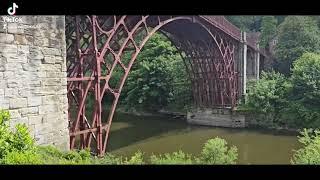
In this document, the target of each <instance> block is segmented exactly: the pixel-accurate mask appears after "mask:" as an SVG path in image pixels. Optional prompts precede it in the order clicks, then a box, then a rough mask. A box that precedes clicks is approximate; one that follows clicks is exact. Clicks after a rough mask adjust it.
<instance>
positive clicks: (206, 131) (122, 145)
mask: <svg viewBox="0 0 320 180" xmlns="http://www.w3.org/2000/svg"><path fill="white" fill-rule="evenodd" d="M214 137H220V138H224V139H225V140H226V141H227V142H228V144H230V145H235V146H236V147H237V148H238V164H289V163H290V158H291V157H292V154H293V149H297V148H299V143H298V139H297V135H292V134H291V135H289V134H287V133H285V134H284V133H278V132H274V131H266V130H259V129H232V128H216V127H205V126H196V125H190V124H188V123H187V122H185V121H183V120H181V119H180V120H178V119H173V118H169V117H166V116H152V117H150V116H133V115H127V114H120V113H117V114H116V116H115V118H114V120H113V123H112V127H111V133H110V136H109V138H110V139H109V144H108V150H109V152H111V153H113V154H117V155H122V156H130V155H132V154H134V153H135V152H136V151H138V150H141V151H142V152H145V155H146V157H147V156H150V155H151V154H159V153H161V154H163V153H169V152H174V151H178V150H182V151H184V152H186V153H191V154H195V155H198V154H199V153H200V152H201V149H202V147H203V145H204V143H205V142H206V141H207V140H208V139H210V138H214Z"/></svg>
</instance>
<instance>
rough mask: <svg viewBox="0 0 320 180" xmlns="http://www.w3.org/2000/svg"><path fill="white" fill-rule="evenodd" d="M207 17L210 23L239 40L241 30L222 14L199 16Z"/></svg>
mask: <svg viewBox="0 0 320 180" xmlns="http://www.w3.org/2000/svg"><path fill="white" fill-rule="evenodd" d="M201 17H203V18H205V19H207V20H208V21H209V22H210V23H212V24H214V25H215V26H216V27H218V28H219V29H221V30H222V31H224V32H225V33H227V34H229V35H230V36H232V37H233V38H235V39H237V40H241V30H240V29H239V28H238V27H236V26H235V25H233V24H232V23H231V22H229V21H228V20H227V19H226V18H225V17H224V16H201Z"/></svg>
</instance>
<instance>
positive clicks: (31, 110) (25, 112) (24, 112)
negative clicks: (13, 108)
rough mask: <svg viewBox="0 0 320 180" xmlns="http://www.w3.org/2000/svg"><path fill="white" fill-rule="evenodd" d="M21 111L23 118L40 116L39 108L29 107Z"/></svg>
mask: <svg viewBox="0 0 320 180" xmlns="http://www.w3.org/2000/svg"><path fill="white" fill-rule="evenodd" d="M19 111H20V113H21V115H22V116H26V115H29V114H38V113H39V108H38V107H27V108H21V109H20V110H19Z"/></svg>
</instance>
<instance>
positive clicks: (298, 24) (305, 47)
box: [275, 16, 320, 74]
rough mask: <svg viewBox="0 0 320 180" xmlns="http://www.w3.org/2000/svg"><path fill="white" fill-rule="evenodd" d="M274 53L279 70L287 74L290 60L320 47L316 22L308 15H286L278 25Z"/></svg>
mask: <svg viewBox="0 0 320 180" xmlns="http://www.w3.org/2000/svg"><path fill="white" fill-rule="evenodd" d="M277 39H278V43H277V45H276V49H275V53H276V58H277V65H276V66H275V67H276V68H277V69H278V70H279V71H280V72H282V73H285V74H289V73H290V68H291V66H292V62H293V61H294V60H296V59H298V58H299V57H300V56H301V55H302V54H303V53H305V52H317V51H319V49H320V31H319V27H318V26H317V22H316V21H315V20H314V18H312V17H309V16H287V17H286V18H285V20H284V22H282V23H281V24H280V25H279V29H278V35H277Z"/></svg>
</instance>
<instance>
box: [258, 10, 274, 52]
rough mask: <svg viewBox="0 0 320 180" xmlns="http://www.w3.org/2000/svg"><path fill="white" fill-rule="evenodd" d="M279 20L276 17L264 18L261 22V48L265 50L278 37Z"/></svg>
mask: <svg viewBox="0 0 320 180" xmlns="http://www.w3.org/2000/svg"><path fill="white" fill-rule="evenodd" d="M276 33H277V19H276V18H275V17H274V16H263V17H262V20H261V36H260V47H261V48H265V47H267V46H268V43H269V42H270V41H271V40H272V38H274V37H275V36H276Z"/></svg>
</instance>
